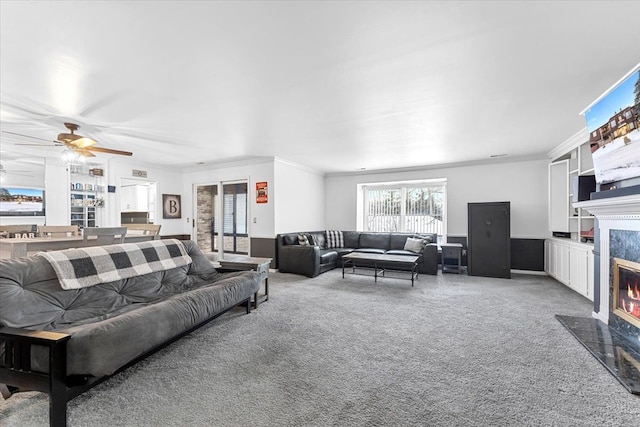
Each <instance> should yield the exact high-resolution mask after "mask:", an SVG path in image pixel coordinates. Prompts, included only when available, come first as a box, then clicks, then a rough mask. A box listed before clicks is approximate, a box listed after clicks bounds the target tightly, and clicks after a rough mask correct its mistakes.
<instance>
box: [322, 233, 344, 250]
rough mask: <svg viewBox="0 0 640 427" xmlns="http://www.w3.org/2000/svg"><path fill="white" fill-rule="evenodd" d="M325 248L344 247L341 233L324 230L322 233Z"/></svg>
mask: <svg viewBox="0 0 640 427" xmlns="http://www.w3.org/2000/svg"><path fill="white" fill-rule="evenodd" d="M324 235H325V238H326V241H327V248H328V249H329V248H342V247H344V237H343V236H342V231H338V230H326V231H325V232H324Z"/></svg>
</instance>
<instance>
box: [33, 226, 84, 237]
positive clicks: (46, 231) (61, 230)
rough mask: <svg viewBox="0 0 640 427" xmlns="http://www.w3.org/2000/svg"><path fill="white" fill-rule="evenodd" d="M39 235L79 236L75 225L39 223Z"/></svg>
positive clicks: (78, 230)
mask: <svg viewBox="0 0 640 427" xmlns="http://www.w3.org/2000/svg"><path fill="white" fill-rule="evenodd" d="M38 235H39V236H40V237H71V236H80V228H79V227H78V226H77V225H41V226H38Z"/></svg>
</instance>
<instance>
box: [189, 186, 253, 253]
mask: <svg viewBox="0 0 640 427" xmlns="http://www.w3.org/2000/svg"><path fill="white" fill-rule="evenodd" d="M220 187H222V194H223V198H222V204H221V205H220V197H219V194H220V192H219V190H218V189H219V188H220ZM247 189H248V184H247V181H240V182H238V181H235V182H229V183H220V184H206V185H197V186H196V190H195V192H196V197H195V200H196V207H195V208H196V209H195V212H196V221H195V228H196V230H195V235H196V243H197V244H198V247H199V248H200V250H202V251H203V252H205V253H218V252H219V247H220V245H222V252H223V253H224V252H228V253H234V254H249V233H248V205H247V201H248V199H247ZM220 230H222V236H221V235H220ZM218 255H219V254H218Z"/></svg>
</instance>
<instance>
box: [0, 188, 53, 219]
mask: <svg viewBox="0 0 640 427" xmlns="http://www.w3.org/2000/svg"><path fill="white" fill-rule="evenodd" d="M0 216H44V190H43V189H40V188H19V187H0Z"/></svg>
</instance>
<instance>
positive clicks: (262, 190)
mask: <svg viewBox="0 0 640 427" xmlns="http://www.w3.org/2000/svg"><path fill="white" fill-rule="evenodd" d="M268 201H269V197H268V195H267V183H266V181H265V182H256V203H267V202H268Z"/></svg>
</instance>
